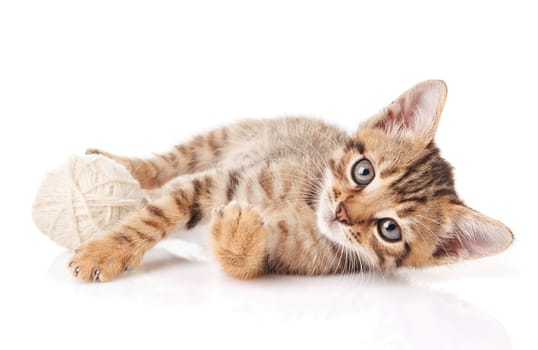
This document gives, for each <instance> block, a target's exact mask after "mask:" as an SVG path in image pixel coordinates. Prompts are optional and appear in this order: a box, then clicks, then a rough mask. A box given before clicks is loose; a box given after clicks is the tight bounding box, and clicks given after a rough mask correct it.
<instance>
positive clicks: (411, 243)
mask: <svg viewBox="0 0 538 350" xmlns="http://www.w3.org/2000/svg"><path fill="white" fill-rule="evenodd" d="M446 94H447V90H446V85H445V83H444V82H442V81H425V82H422V83H420V84H418V85H416V86H414V87H412V88H411V89H410V90H408V91H406V92H405V93H404V94H402V95H401V96H400V97H398V98H397V99H396V100H395V101H394V102H392V103H391V104H390V105H389V106H387V107H385V108H384V109H382V110H381V111H380V112H379V113H378V114H376V115H374V116H373V117H371V118H370V119H369V120H367V121H366V122H365V123H363V124H362V125H361V126H360V128H359V129H358V130H357V131H356V132H355V133H353V134H352V135H351V136H349V135H348V134H346V133H345V132H343V131H341V130H339V129H337V128H335V127H333V126H330V125H328V124H325V123H323V122H321V121H318V120H313V119H305V118H281V119H273V120H252V121H243V122H240V123H237V124H234V125H231V126H228V127H223V128H220V129H216V130H214V131H211V132H209V133H207V134H203V135H198V136H196V137H195V138H194V139H192V140H191V141H190V142H187V143H185V144H181V145H178V146H176V147H175V148H174V149H172V150H171V151H170V152H168V153H165V154H162V155H159V156H156V157H155V158H152V159H136V158H126V157H119V156H115V155H112V154H109V153H106V152H101V151H99V150H89V151H88V153H99V154H102V155H104V156H107V157H110V158H112V159H114V160H116V161H118V162H120V163H122V164H124V165H125V166H126V167H127V168H128V169H130V171H131V172H132V174H133V175H134V177H135V178H136V179H137V180H138V181H139V182H140V184H141V186H142V187H143V188H145V189H148V190H152V191H151V193H152V196H153V199H152V200H151V201H150V202H149V203H147V204H146V205H145V206H144V207H143V208H140V209H139V210H138V211H136V212H135V213H133V214H132V215H130V216H129V217H128V218H127V219H126V220H124V221H122V222H120V223H119V224H117V225H116V226H115V227H113V228H112V229H110V230H109V232H107V233H106V234H105V235H104V236H103V237H102V238H100V239H97V240H94V241H91V242H88V243H86V244H84V245H82V246H81V247H80V248H79V249H77V251H76V254H75V255H74V257H73V258H72V260H71V262H70V263H69V268H70V270H71V271H72V273H73V274H74V275H75V276H76V277H78V278H79V279H81V280H85V281H107V280H110V279H112V278H114V277H116V276H117V275H118V274H120V273H121V272H122V271H124V270H127V269H131V268H135V267H136V266H138V265H139V264H140V262H141V260H142V257H143V255H144V253H145V252H146V251H147V250H148V249H150V248H152V247H153V246H154V245H155V244H156V243H157V242H158V241H160V240H161V239H163V238H165V237H166V235H167V233H169V232H170V231H171V230H172V229H174V228H182V229H185V230H189V229H191V228H193V227H195V226H197V225H199V224H204V223H209V234H210V243H211V247H212V250H213V252H214V254H215V256H216V259H217V260H218V261H219V262H220V264H221V265H222V268H223V269H224V270H225V271H226V272H227V273H229V274H230V275H232V276H234V277H236V278H240V279H249V278H254V277H256V276H260V275H262V274H265V273H292V274H306V275H318V274H329V273H348V272H355V271H364V270H372V269H375V270H380V271H384V270H389V269H394V268H397V267H400V266H413V267H422V266H431V265H439V264H445V263H450V262H454V261H457V260H461V259H472V258H479V257H483V256H487V255H491V254H496V253H499V252H501V251H503V250H504V249H506V248H507V247H508V246H509V245H510V244H511V242H512V240H513V236H512V233H511V232H510V230H509V229H508V228H507V227H506V226H504V225H503V224H502V223H500V222H498V221H495V220H493V219H491V218H489V217H487V216H485V215H483V214H480V213H479V212H477V211H474V210H473V209H470V208H468V207H467V206H465V205H464V204H463V202H462V201H461V200H460V199H459V198H458V195H457V194H456V192H455V190H454V181H453V177H452V169H451V166H450V165H449V164H448V163H447V162H446V161H445V160H444V159H443V158H441V156H440V154H439V149H438V148H437V147H436V146H435V144H434V141H433V138H434V134H435V131H436V128H437V125H438V122H439V117H440V114H441V111H442V109H443V106H444V104H445V99H446ZM183 174H191V176H190V177H188V180H186V179H185V177H182V178H177V177H178V176H179V175H183Z"/></svg>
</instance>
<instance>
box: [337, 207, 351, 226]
mask: <svg viewBox="0 0 538 350" xmlns="http://www.w3.org/2000/svg"><path fill="white" fill-rule="evenodd" d="M335 219H336V220H337V221H338V222H339V223H341V224H344V225H351V220H350V219H349V214H348V213H347V209H346V206H345V205H344V203H342V202H340V203H338V205H337V206H336V213H335Z"/></svg>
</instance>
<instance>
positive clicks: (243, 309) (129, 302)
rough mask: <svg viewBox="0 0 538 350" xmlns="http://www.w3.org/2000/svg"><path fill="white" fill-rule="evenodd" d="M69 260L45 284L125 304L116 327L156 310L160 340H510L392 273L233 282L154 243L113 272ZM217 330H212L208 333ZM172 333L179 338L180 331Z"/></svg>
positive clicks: (407, 343)
mask: <svg viewBox="0 0 538 350" xmlns="http://www.w3.org/2000/svg"><path fill="white" fill-rule="evenodd" d="M67 259H68V256H67V254H62V255H60V256H58V257H57V258H56V259H55V260H54V262H53V264H52V266H51V267H50V268H49V270H48V273H47V275H48V276H47V279H49V280H52V281H54V285H53V286H52V285H51V286H50V287H53V288H56V289H57V290H59V289H62V290H63V293H67V294H69V293H70V291H71V292H72V291H76V295H77V299H79V300H81V301H84V300H85V301H91V302H92V303H96V304H98V303H99V302H100V301H102V302H103V303H104V305H105V307H107V308H111V309H108V310H103V311H102V313H103V314H107V313H108V311H110V310H113V309H114V308H119V309H121V310H123V311H122V312H121V313H120V314H116V315H114V314H109V316H108V317H111V318H115V319H116V321H117V323H118V324H116V322H113V325H112V327H119V328H123V326H124V325H125V323H127V324H129V323H130V322H132V321H133V319H132V318H131V317H133V315H136V314H139V315H140V317H141V319H140V320H139V322H141V323H142V324H145V323H148V322H149V323H150V324H153V325H154V324H155V323H154V322H157V323H158V324H162V323H163V320H164V319H167V321H166V322H169V321H170V320H169V319H171V320H172V321H171V322H173V323H174V322H177V324H178V328H175V327H173V326H172V327H171V325H170V324H165V325H163V329H170V327H171V328H172V329H175V333H174V332H173V334H168V335H166V334H165V335H163V337H165V338H167V339H168V338H170V337H171V338H170V339H175V337H176V336H180V335H181V337H183V341H186V339H189V341H191V340H192V339H190V337H192V336H193V334H199V332H200V331H204V332H202V333H201V335H200V336H198V335H197V336H196V337H195V338H196V339H197V340H196V341H197V343H199V344H214V343H213V342H214V341H223V339H226V340H227V341H233V342H239V343H241V342H242V341H245V342H247V339H253V341H260V340H259V339H260V337H261V339H263V341H262V342H261V343H260V344H258V345H257V347H259V346H261V347H262V348H264V347H271V346H273V345H278V344H283V343H282V342H284V341H286V342H287V341H288V340H285V339H288V338H286V336H287V335H294V336H295V337H293V338H292V339H295V341H299V342H298V343H297V345H305V344H314V345H323V344H327V346H334V345H336V344H340V345H350V346H354V347H356V348H374V349H426V348H435V349H510V348H511V345H510V340H509V337H508V335H507V332H506V331H505V329H504V328H503V326H502V325H501V324H500V323H499V322H498V321H497V320H495V319H494V318H492V317H491V316H489V315H488V314H486V313H485V312H483V311H481V310H479V309H477V308H476V307H473V306H471V305H469V304H467V303H465V302H463V301H461V300H459V299H458V298H456V297H455V296H452V295H450V294H446V293H443V292H439V291H435V290H432V289H429V288H425V287H420V286H416V285H413V284H412V283H410V282H407V281H404V280H402V279H401V278H400V279H398V278H397V277H389V278H379V277H374V276H371V275H349V276H325V277H315V278H312V277H298V276H268V277H265V278H261V279H258V280H253V281H237V280H234V279H231V278H229V277H227V276H226V275H224V273H223V272H221V271H220V270H219V269H218V266H216V265H215V264H212V263H200V262H190V261H186V260H182V259H180V258H177V257H175V256H172V255H170V254H169V253H167V252H165V251H163V250H161V249H156V250H154V251H151V252H150V253H149V254H148V256H147V258H146V260H145V262H144V264H143V265H142V266H141V267H140V268H139V269H138V270H136V271H132V272H130V273H128V274H126V275H124V276H122V277H121V278H119V279H118V280H116V281H113V282H109V283H100V284H84V283H80V282H78V281H75V280H73V279H71V277H70V276H69V275H68V274H67V271H66V269H65V264H66V261H67ZM50 287H49V288H50ZM71 302H72V301H71ZM111 305H113V306H111ZM74 307H78V306H74ZM84 308H85V307H84ZM125 310H129V311H128V313H125ZM86 312H88V310H86ZM95 312H96V310H95V309H91V310H89V315H88V314H86V315H73V317H76V318H77V319H74V320H73V321H74V322H77V323H80V324H82V325H84V327H87V326H88V325H87V324H86V323H88V322H93V321H88V320H93V319H94V317H95V314H94V313H95ZM98 313H101V312H98ZM163 315H165V316H163ZM135 317H136V316H135ZM153 317H158V319H153ZM161 317H162V318H161ZM136 323H138V322H136ZM173 323H172V324H173ZM179 325H181V327H179ZM141 330H142V331H143V327H142V328H141ZM180 330H181V331H180ZM185 331H186V332H187V334H185V333H184V332H185ZM215 332H216V334H218V335H219V336H218V338H214V336H215ZM335 334H336V335H337V336H335ZM297 335H300V336H299V337H297ZM301 336H302V337H304V338H301ZM256 339H257V340H256ZM298 339H299V340H298ZM171 341H178V342H179V343H178V344H181V341H180V340H171ZM248 341H250V340H248ZM244 345H248V342H247V343H246V344H244Z"/></svg>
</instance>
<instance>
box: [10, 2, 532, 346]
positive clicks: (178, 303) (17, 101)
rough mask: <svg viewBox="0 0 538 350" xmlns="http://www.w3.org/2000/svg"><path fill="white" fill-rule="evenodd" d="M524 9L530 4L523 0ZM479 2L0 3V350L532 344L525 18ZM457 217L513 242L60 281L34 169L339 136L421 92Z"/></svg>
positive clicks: (159, 258) (153, 265) (61, 262)
mask: <svg viewBox="0 0 538 350" xmlns="http://www.w3.org/2000/svg"><path fill="white" fill-rule="evenodd" d="M534 5H535V4H534ZM534 9H535V7H534V6H533V4H532V2H531V1H529V2H520V1H506V2H499V1H487V2H470V1H466V2H462V3H461V4H459V3H457V2H455V1H444V2H442V3H436V2H434V1H427V2H426V1H425V2H423V3H420V2H416V1H400V2H397V1H395V2H386V1H367V2H366V1H365V2H362V3H359V2H358V1H355V2H341V1H326V2H318V1H302V2H299V1H290V0H288V1H275V0H273V1H268V2H265V3H264V4H261V3H257V2H254V1H244V2H237V1H233V2H232V1H220V2H219V1H216V2H208V1H200V0H198V1H191V2H188V3H187V2H179V1H169V2H167V1H147V2H143V1H111V0H107V1H87V2H78V1H24V0H18V1H2V2H1V3H0V118H1V121H2V122H1V125H0V142H1V147H0V152H1V161H2V163H1V164H2V165H1V166H2V169H1V175H0V176H1V183H0V186H1V193H2V200H1V203H0V206H1V208H0V209H1V211H0V213H1V214H0V215H1V218H2V227H3V229H2V231H3V232H2V241H1V242H0V245H1V247H2V252H1V254H0V259H1V264H0V266H1V269H2V270H1V272H2V287H0V293H1V298H0V303H1V305H0V322H1V323H2V324H1V325H0V329H2V331H1V333H2V335H1V336H0V347H1V348H2V349H15V348H28V347H29V346H33V347H34V348H35V347H37V346H40V348H52V347H55V348H57V349H71V348H77V349H78V348H81V349H86V348H88V349H98V348H99V349H100V348H105V349H106V348H111V347H113V346H115V347H121V348H126V347H130V348H142V347H145V348H187V349H189V348H197V347H199V348H201V347H204V346H206V345H211V346H212V347H217V346H218V347H219V348H220V347H224V348H227V347H230V346H234V347H236V348H241V347H249V348H270V347H272V348H291V347H292V346H293V347H300V348H307V347H312V346H314V347H319V348H331V349H333V348H334V349H336V348H341V347H343V346H348V347H350V348H362V349H370V348H371V349H399V348H403V349H421V348H428V349H429V348H440V349H455V348H469V349H509V348H515V349H530V348H536V345H537V344H536V337H535V335H536V331H535V328H536V315H537V312H538V307H537V302H536V296H537V295H538V289H537V288H536V286H535V283H536V271H535V267H536V252H535V249H536V244H537V243H538V239H537V227H538V225H537V224H536V222H534V220H535V219H536V214H535V211H536V198H537V194H538V193H537V191H536V172H535V171H534V169H535V162H536V160H535V152H536V150H537V149H538V147H537V146H538V144H537V141H536V137H535V127H534V126H535V120H536V117H537V113H536V94H537V88H536V86H537V85H536V79H537V78H538V74H537V68H536V66H537V62H538V55H537V53H536V51H535V50H536V42H537V38H536V33H538V25H537V24H536V23H537V21H536V16H535V14H536V10H534ZM431 78H437V79H444V80H445V81H446V82H447V84H448V87H449V97H448V101H447V105H446V108H445V112H444V115H443V119H442V121H441V124H440V126H439V132H438V137H437V140H438V144H439V145H440V147H441V149H442V151H443V154H444V156H445V157H446V158H448V159H449V161H451V162H452V164H453V165H454V166H455V169H456V178H457V187H458V190H459V193H460V195H461V197H462V198H463V199H464V200H465V201H466V203H467V204H469V205H470V206H472V207H474V208H476V209H479V210H481V211H483V212H484V213H486V214H488V215H491V216H493V217H495V218H497V219H499V220H501V221H503V222H504V223H506V224H507V225H508V226H509V227H510V228H511V229H512V230H513V232H514V234H515V236H516V242H515V243H514V245H513V246H512V247H511V248H510V249H509V250H508V251H507V252H505V253H503V254H501V255H499V256H496V257H493V258H488V259H483V260H479V261H474V262H468V263H462V264H458V265H454V266H450V267H446V268H437V269H431V270H427V271H410V272H405V273H402V274H401V276H399V277H398V276H396V277H387V278H385V279H375V278H372V277H369V276H343V277H342V276H335V277H321V278H300V277H282V276H274V277H271V278H265V279H262V280H258V281H251V282H239V281H235V280H232V279H230V278H228V277H227V276H225V275H224V274H223V273H222V272H221V271H220V270H219V268H218V267H217V266H215V265H213V264H200V263H193V262H187V261H184V260H181V259H179V258H177V257H174V256H173V255H171V254H169V253H167V252H166V251H163V250H159V249H157V250H155V251H153V252H151V254H149V256H148V257H147V260H146V262H145V263H144V265H143V266H142V267H141V268H140V270H139V271H138V272H134V273H131V274H129V275H127V276H125V277H124V278H120V279H118V280H117V281H114V282H111V283H106V284H97V285H90V284H83V283H79V282H77V281H74V280H72V279H71V278H70V277H69V276H68V274H67V271H66V269H65V264H66V262H67V260H68V258H69V253H67V252H65V251H64V250H63V249H62V248H60V247H58V246H56V245H55V244H53V243H52V242H51V241H49V240H48V239H47V238H46V237H45V236H43V235H42V234H40V233H39V232H38V231H37V229H36V228H35V227H34V225H33V223H32V221H31V216H30V211H31V204H32V200H33V196H34V194H35V191H36V190H37V187H38V185H39V182H40V181H41V179H42V178H43V176H44V174H45V173H46V171H48V170H50V169H52V168H54V167H56V166H57V165H59V164H60V163H61V162H63V161H64V160H65V159H66V158H67V156H68V155H70V154H72V153H78V154H81V153H82V152H83V150H84V149H85V148H87V147H99V148H103V149H106V150H110V151H113V152H116V153H119V154H126V155H137V156H144V155H149V154H151V152H158V151H162V150H165V149H167V147H169V146H171V145H172V144H174V143H176V142H179V141H181V140H185V139H186V138H188V137H189V136H192V135H194V134H196V133H197V132H199V131H202V130H207V129H210V128H212V127H214V126H217V125H223V124H226V123H228V122H230V121H232V120H236V119H239V118H249V117H272V116H280V115H296V114H299V115H312V116H320V117H323V118H326V119H327V120H328V121H330V122H333V123H336V124H338V125H341V126H342V127H344V128H346V129H347V130H350V131H351V130H353V129H354V128H355V127H356V126H357V125H358V123H359V122H360V121H362V120H364V119H365V118H367V117H368V116H369V115H371V114H372V113H374V112H376V111H377V110H378V109H379V108H381V107H382V106H383V105H385V104H387V103H389V102H390V101H391V100H392V99H393V98H394V97H396V96H398V95H399V94H400V93H401V92H403V91H404V90H405V89H407V88H408V87H410V86H411V85H413V84H415V83H416V82H418V81H421V80H424V79H431Z"/></svg>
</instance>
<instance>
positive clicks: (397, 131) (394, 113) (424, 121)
mask: <svg viewBox="0 0 538 350" xmlns="http://www.w3.org/2000/svg"><path fill="white" fill-rule="evenodd" d="M446 95H447V88H446V84H445V82H444V81H442V80H427V81H423V82H422V83H419V84H417V85H415V86H413V87H412V88H411V89H409V90H407V91H406V92H404V93H403V94H402V95H401V96H400V97H398V98H397V99H396V100H395V101H393V102H392V103H391V104H390V105H388V106H387V107H385V108H384V109H383V110H382V111H381V112H380V113H379V114H377V115H376V116H374V117H372V118H371V119H370V120H368V121H367V122H366V125H367V126H369V127H373V128H379V129H381V130H383V131H385V132H387V133H389V134H392V135H394V136H399V135H403V136H410V137H412V138H414V139H417V140H418V141H421V142H423V143H424V144H425V145H426V144H428V143H430V142H431V141H432V139H433V136H434V135H435V130H436V129H437V125H438V123H439V118H440V116H441V112H442V111H443V107H444V105H445V100H446Z"/></svg>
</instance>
